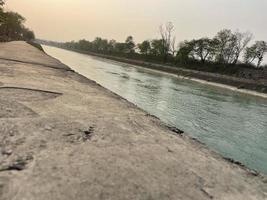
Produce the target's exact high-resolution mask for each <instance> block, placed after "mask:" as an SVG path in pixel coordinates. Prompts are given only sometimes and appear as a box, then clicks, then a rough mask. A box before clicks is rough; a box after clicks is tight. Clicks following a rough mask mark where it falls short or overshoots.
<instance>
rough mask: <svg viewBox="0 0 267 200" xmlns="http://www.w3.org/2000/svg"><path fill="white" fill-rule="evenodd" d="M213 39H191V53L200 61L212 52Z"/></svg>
mask: <svg viewBox="0 0 267 200" xmlns="http://www.w3.org/2000/svg"><path fill="white" fill-rule="evenodd" d="M213 44H214V43H213V40H211V39H209V38H201V39H199V40H193V41H192V42H191V46H192V47H193V49H192V50H193V53H194V54H195V55H196V56H197V57H199V59H200V60H201V62H202V63H205V62H206V60H207V59H208V58H209V57H210V56H211V55H212V53H214V45H213Z"/></svg>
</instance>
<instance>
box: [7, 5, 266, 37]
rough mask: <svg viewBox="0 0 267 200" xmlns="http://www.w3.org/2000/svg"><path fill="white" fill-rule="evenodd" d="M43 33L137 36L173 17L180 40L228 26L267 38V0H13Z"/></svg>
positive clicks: (38, 33) (40, 34)
mask: <svg viewBox="0 0 267 200" xmlns="http://www.w3.org/2000/svg"><path fill="white" fill-rule="evenodd" d="M6 2H7V5H6V8H7V9H9V10H14V11H17V12H19V13H20V14H22V15H23V16H24V17H25V18H26V19H27V22H26V25H27V26H28V27H30V28H31V29H33V30H34V32H35V34H36V36H37V38H41V39H48V40H54V41H70V40H79V39H88V40H93V39H94V38H95V37H96V36H100V37H105V38H108V39H112V38H113V39H116V40H118V41H123V40H125V38H126V37H127V36H128V35H132V36H133V37H134V38H135V40H136V41H137V42H139V41H141V40H144V39H152V38H157V37H159V34H158V27H159V25H160V24H163V23H165V22H168V21H171V22H173V23H174V25H175V28H176V30H175V32H176V33H175V34H176V37H177V40H178V41H182V40H185V39H192V38H199V37H203V36H210V37H212V36H214V35H215V34H216V32H218V31H219V30H221V29H223V28H230V29H232V30H237V29H238V30H240V31H250V32H252V33H253V34H254V38H255V39H257V40H266V41H267V28H266V27H267V25H266V21H267V12H266V10H267V0H23V1H22V0H7V1H6Z"/></svg>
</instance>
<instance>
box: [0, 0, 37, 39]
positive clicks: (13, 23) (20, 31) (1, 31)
mask: <svg viewBox="0 0 267 200" xmlns="http://www.w3.org/2000/svg"><path fill="white" fill-rule="evenodd" d="M4 3H5V2H4V1H3V0H0V41H10V40H32V39H34V38H35V36H34V33H33V31H31V30H29V29H28V28H26V27H25V26H24V25H23V23H24V22H25V18H24V17H22V16H21V15H20V14H18V13H16V12H5V11H4V9H3V5H4Z"/></svg>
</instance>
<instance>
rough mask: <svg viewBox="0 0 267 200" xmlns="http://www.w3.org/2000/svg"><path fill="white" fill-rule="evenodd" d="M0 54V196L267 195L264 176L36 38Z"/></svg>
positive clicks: (14, 199) (36, 199) (161, 198)
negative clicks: (61, 58)
mask: <svg viewBox="0 0 267 200" xmlns="http://www.w3.org/2000/svg"><path fill="white" fill-rule="evenodd" d="M0 58H2V59H0V199H1V200H22V199H25V200H47V199H51V200H71V199H79V200H88V199H96V200H97V199H111V200H125V199H127V200H131V199H132V200H136V199H144V200H149V199H153V200H154V199H155V200H156V199H158V200H165V199H166V200H167V199H173V200H177V199H182V200H187V199H195V200H202V199H227V200H228V199H229V200H231V199H233V200H238V199H240V200H244V199H246V200H247V199H251V200H252V199H260V200H261V199H262V200H264V199H267V178H266V177H263V176H261V175H259V174H256V173H253V172H251V171H249V170H246V169H245V168H243V167H241V166H239V165H236V164H234V163H231V162H229V161H226V160H225V159H223V158H222V157H221V156H219V155H217V154H216V153H213V152H211V151H210V150H208V149H207V148H206V147H205V146H203V145H201V144H199V143H198V142H196V141H194V140H192V139H190V138H188V137H187V136H186V134H181V133H180V134H177V133H175V132H173V131H171V130H169V129H168V128H167V127H166V126H165V125H164V124H162V123H161V122H160V121H159V120H158V119H156V118H154V117H152V116H149V115H148V114H147V113H145V112H144V111H142V110H140V109H138V108H137V107H136V106H134V105H132V104H131V103H129V102H127V101H126V100H124V99H122V98H120V97H119V96H117V95H115V94H113V93H112V92H110V91H108V90H106V89H104V88H102V87H101V86H99V85H97V84H96V83H95V82H93V81H90V80H88V79H86V78H84V77H82V76H80V75H78V74H76V73H74V72H73V71H71V70H70V69H69V68H68V67H67V66H64V65H63V64H62V63H60V62H58V61H57V60H55V59H53V58H51V57H49V56H47V55H45V54H44V53H43V52H41V51H39V50H37V49H35V48H34V47H32V46H30V45H28V44H26V43H24V42H13V43H2V44H0ZM177 132H178V131H177Z"/></svg>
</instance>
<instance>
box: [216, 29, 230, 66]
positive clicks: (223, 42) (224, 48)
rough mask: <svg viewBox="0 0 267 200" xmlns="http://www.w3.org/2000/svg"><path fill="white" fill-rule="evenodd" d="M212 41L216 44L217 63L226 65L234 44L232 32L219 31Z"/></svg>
mask: <svg viewBox="0 0 267 200" xmlns="http://www.w3.org/2000/svg"><path fill="white" fill-rule="evenodd" d="M214 41H215V43H216V44H217V54H216V61H217V62H219V63H227V60H228V59H229V55H231V52H230V51H231V47H232V45H233V42H234V38H233V34H232V31H231V30H229V29H224V30H222V31H219V32H218V33H217V35H216V36H215V39H214Z"/></svg>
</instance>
